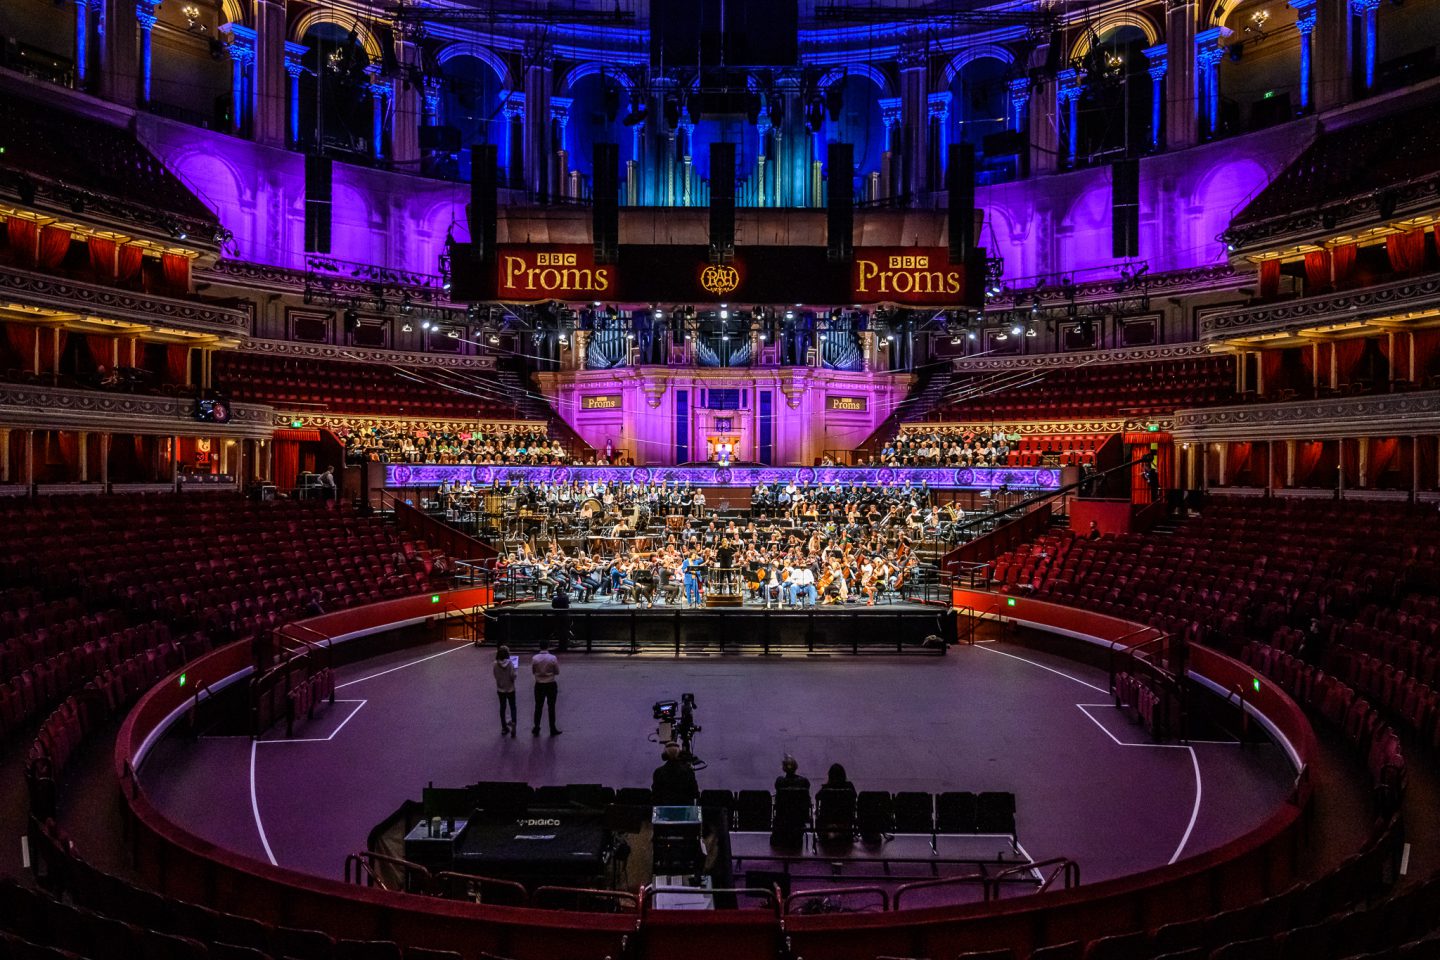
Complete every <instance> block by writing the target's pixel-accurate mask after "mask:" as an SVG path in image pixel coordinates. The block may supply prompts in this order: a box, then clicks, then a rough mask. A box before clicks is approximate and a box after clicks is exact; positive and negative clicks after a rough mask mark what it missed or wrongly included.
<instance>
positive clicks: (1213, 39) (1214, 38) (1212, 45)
mask: <svg viewBox="0 0 1440 960" xmlns="http://www.w3.org/2000/svg"><path fill="white" fill-rule="evenodd" d="M1352 2H1353V0H1352ZM1376 2H1377V3H1378V2H1379V0H1376ZM1230 33H1231V31H1230V29H1229V28H1228V27H1211V28H1210V29H1209V30H1201V31H1200V32H1199V33H1197V34H1195V62H1196V63H1197V64H1199V65H1200V66H1201V67H1204V68H1206V69H1209V68H1210V67H1213V66H1215V64H1217V63H1219V62H1220V60H1221V58H1222V57H1224V56H1225V48H1224V47H1222V46H1221V45H1220V41H1221V40H1223V39H1225V38H1226V37H1228V36H1230Z"/></svg>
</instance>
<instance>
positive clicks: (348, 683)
mask: <svg viewBox="0 0 1440 960" xmlns="http://www.w3.org/2000/svg"><path fill="white" fill-rule="evenodd" d="M471 646H472V644H469V643H462V644H459V645H457V646H454V647H451V648H450V649H449V650H441V651H440V652H439V653H432V654H430V655H429V656H428V657H421V658H420V659H419V660H411V661H410V662H409V663H402V664H400V666H398V667H391V668H390V669H389V670H381V671H380V672H379V673H372V674H370V676H368V677H361V678H360V679H359V680H347V681H345V682H344V683H337V684H335V689H336V690H343V689H344V688H346V687H349V686H353V685H355V684H357V683H364V682H365V681H366V680H374V679H375V678H376V677H383V676H385V675H386V674H387V673H394V672H395V671H396V670H404V669H405V668H406V667H413V666H415V665H416V664H417V663H424V662H425V661H426V660H434V659H435V658H436V657H443V656H445V655H446V654H447V653H454V652H455V651H456V650H467V649H469V648H470V647H471Z"/></svg>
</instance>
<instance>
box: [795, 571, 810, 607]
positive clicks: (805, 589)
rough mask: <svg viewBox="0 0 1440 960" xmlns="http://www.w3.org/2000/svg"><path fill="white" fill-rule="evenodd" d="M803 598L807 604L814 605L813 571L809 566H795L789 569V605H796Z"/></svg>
mask: <svg viewBox="0 0 1440 960" xmlns="http://www.w3.org/2000/svg"><path fill="white" fill-rule="evenodd" d="M802 597H803V598H805V600H806V602H807V606H811V607H813V606H815V600H816V594H815V573H814V571H812V570H811V569H810V568H809V567H801V566H796V567H792V568H791V570H790V605H791V606H792V607H798V606H799V605H800V599H801V598H802Z"/></svg>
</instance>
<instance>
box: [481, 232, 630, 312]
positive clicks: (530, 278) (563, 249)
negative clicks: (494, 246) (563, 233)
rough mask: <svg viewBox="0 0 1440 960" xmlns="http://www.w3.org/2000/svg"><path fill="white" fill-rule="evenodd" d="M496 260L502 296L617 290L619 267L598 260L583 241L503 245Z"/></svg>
mask: <svg viewBox="0 0 1440 960" xmlns="http://www.w3.org/2000/svg"><path fill="white" fill-rule="evenodd" d="M496 262H497V264H498V266H499V270H500V276H499V283H498V287H497V291H498V293H499V297H500V299H502V300H549V299H555V300H590V299H594V298H596V297H598V296H603V295H607V294H612V293H613V292H614V290H615V282H616V280H615V268H614V267H613V266H608V265H598V264H596V263H595V251H594V248H592V247H589V246H585V245H583V244H567V245H564V246H546V247H527V246H519V245H503V246H501V247H500V248H499V252H498V255H497V256H496Z"/></svg>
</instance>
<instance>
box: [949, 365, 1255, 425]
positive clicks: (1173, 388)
mask: <svg viewBox="0 0 1440 960" xmlns="http://www.w3.org/2000/svg"><path fill="white" fill-rule="evenodd" d="M1234 381H1235V372H1234V363H1233V361H1232V360H1231V358H1229V357H1205V358H1201V359H1191V360H1165V361H1156V362H1154V363H1124V364H1093V365H1090V366H1077V367H1064V368H1059V369H1054V370H1045V369H1018V368H1017V369H1015V370H1010V371H1005V372H1003V373H984V374H970V375H965V376H960V375H957V376H954V377H952V378H951V379H950V382H949V385H948V387H947V389H946V391H945V394H944V397H943V399H942V400H941V402H940V403H939V404H938V405H937V406H936V407H935V409H934V410H932V411H931V412H930V413H929V415H928V416H927V417H926V419H927V420H934V421H939V422H973V421H977V420H981V421H1007V422H1008V421H1017V420H1018V421H1031V420H1053V419H1076V418H1084V417H1115V416H1145V415H1161V414H1169V413H1173V412H1174V411H1175V410H1177V409H1180V408H1182V407H1197V406H1205V405H1208V404H1216V403H1226V402H1229V401H1231V400H1233V399H1234V392H1235V384H1234Z"/></svg>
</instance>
